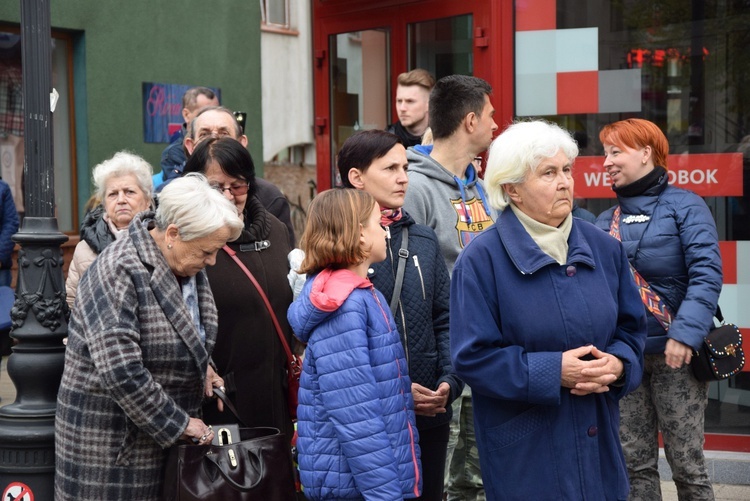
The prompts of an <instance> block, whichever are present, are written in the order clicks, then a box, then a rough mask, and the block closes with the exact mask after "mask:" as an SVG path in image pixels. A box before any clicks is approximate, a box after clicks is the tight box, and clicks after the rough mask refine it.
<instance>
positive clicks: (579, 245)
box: [495, 206, 596, 275]
mask: <svg viewBox="0 0 750 501" xmlns="http://www.w3.org/2000/svg"><path fill="white" fill-rule="evenodd" d="M580 224H583V223H580V222H579V221H576V220H573V228H572V229H571V230H570V236H569V237H568V259H567V264H584V265H587V266H589V267H590V268H592V269H593V268H596V263H595V262H594V253H593V252H592V250H591V246H590V245H589V243H588V242H587V241H586V239H585V238H584V237H583V235H582V234H581V232H580V226H579V225H580ZM495 227H496V228H497V231H498V232H499V233H500V241H501V242H502V243H503V246H504V247H505V251H506V252H507V253H508V255H509V256H510V259H511V261H513V264H514V265H515V266H516V268H517V269H518V271H520V272H521V273H523V274H524V275H530V274H532V273H536V272H537V271H539V270H540V269H542V268H543V267H545V266H549V265H551V264H552V265H556V266H557V265H558V264H557V261H555V260H554V259H552V257H550V256H549V255H547V254H545V253H544V252H543V251H542V249H540V248H539V246H538V245H537V244H536V242H534V239H532V238H531V236H530V235H529V234H528V233H527V232H526V230H525V229H524V227H523V225H522V224H521V222H520V221H519V220H518V218H517V217H516V215H515V214H514V213H513V210H511V208H510V206H508V207H506V208H505V210H503V212H502V213H501V214H500V217H499V219H498V224H496V225H495Z"/></svg>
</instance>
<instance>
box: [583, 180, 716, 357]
mask: <svg viewBox="0 0 750 501" xmlns="http://www.w3.org/2000/svg"><path fill="white" fill-rule="evenodd" d="M667 179H668V178H667V176H666V174H665V175H664V176H662V178H661V180H660V181H659V183H658V184H657V185H655V186H653V187H651V188H649V189H647V190H646V191H645V192H644V193H643V194H642V195H639V196H635V197H622V196H618V197H617V199H618V201H619V202H620V207H621V211H622V215H621V216H620V238H621V239H622V243H623V245H624V246H625V250H626V251H627V253H628V259H629V260H630V262H631V263H632V264H633V266H634V267H635V269H637V270H638V272H639V273H640V274H641V276H643V278H645V279H646V281H647V282H648V283H649V284H650V285H651V288H652V289H653V290H654V291H656V293H657V294H658V295H659V296H660V297H661V298H662V300H664V302H665V303H666V305H667V309H668V310H669V311H670V313H671V314H672V316H673V318H672V325H671V326H670V328H669V334H668V335H667V332H666V331H665V330H664V328H662V326H661V324H660V323H659V321H658V320H656V317H654V315H652V314H651V313H650V312H647V313H646V319H647V320H648V340H647V341H646V351H645V352H646V353H649V354H650V353H663V352H664V348H665V347H666V344H667V339H668V338H673V339H675V340H677V341H680V342H681V343H683V344H686V345H688V346H691V347H693V349H698V348H699V347H700V345H701V343H702V341H703V338H704V337H705V335H706V334H707V333H708V330H709V329H710V328H711V327H712V326H713V315H714V312H715V311H716V304H717V303H718V301H719V294H720V293H721V285H722V269H721V253H720V252H719V237H718V235H717V233H716V225H715V224H714V219H713V217H712V216H711V211H709V209H708V207H707V206H706V203H705V202H704V201H703V199H702V198H701V197H699V196H698V195H696V194H695V193H693V192H690V191H686V190H683V189H681V188H675V187H674V186H669V185H668V184H667ZM614 211H615V207H612V208H610V209H609V210H607V211H605V212H603V213H602V214H601V215H600V216H599V217H598V218H597V220H596V225H597V226H599V227H600V228H602V229H604V230H606V231H609V227H610V223H611V222H612V215H613V213H614ZM629 216H646V217H640V218H636V217H632V218H630V219H628V217H629ZM644 309H645V307H644Z"/></svg>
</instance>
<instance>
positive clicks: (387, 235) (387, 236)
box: [384, 226, 391, 240]
mask: <svg viewBox="0 0 750 501" xmlns="http://www.w3.org/2000/svg"><path fill="white" fill-rule="evenodd" d="M384 229H385V239H386V240H390V239H391V227H390V226H385V227H384Z"/></svg>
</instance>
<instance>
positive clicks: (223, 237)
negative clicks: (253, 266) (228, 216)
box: [165, 227, 230, 277]
mask: <svg viewBox="0 0 750 501" xmlns="http://www.w3.org/2000/svg"><path fill="white" fill-rule="evenodd" d="M229 235H230V230H229V228H225V227H222V228H219V229H218V230H216V231H214V232H213V233H211V234H209V235H207V236H205V237H201V238H195V239H193V240H188V241H184V240H182V239H181V238H180V236H179V234H178V235H177V236H176V237H175V238H173V239H171V245H172V247H171V248H168V249H167V251H166V254H165V257H166V258H167V263H168V264H169V267H170V268H171V270H172V273H174V274H175V275H177V276H178V277H192V276H193V275H195V274H197V273H198V272H200V271H201V270H202V269H203V268H205V267H206V266H213V265H214V264H215V263H216V253H217V252H219V250H220V249H221V248H222V247H224V245H225V244H226V243H227V239H228V238H229Z"/></svg>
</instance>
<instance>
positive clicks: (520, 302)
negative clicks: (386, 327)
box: [450, 207, 646, 501]
mask: <svg viewBox="0 0 750 501" xmlns="http://www.w3.org/2000/svg"><path fill="white" fill-rule="evenodd" d="M568 244H569V250H568V259H567V263H566V264H565V265H563V266H560V265H559V264H557V262H556V261H555V260H554V259H552V258H551V257H550V256H549V255H547V254H545V253H544V252H542V250H541V249H540V248H539V247H538V246H537V244H536V243H535V242H534V241H533V240H532V238H531V237H530V236H529V234H528V233H527V232H526V230H525V229H524V228H523V226H522V225H521V223H520V221H519V220H518V219H517V218H516V216H515V214H514V213H513V211H512V210H511V209H510V208H509V207H508V208H507V209H506V210H505V211H503V213H502V214H501V215H500V218H499V219H498V222H497V223H496V224H495V226H494V228H490V229H489V230H487V231H485V232H483V233H482V234H480V235H479V236H477V237H476V239H474V240H473V241H472V243H471V244H470V245H468V246H467V248H466V249H465V250H464V251H463V252H462V254H461V256H459V259H458V261H457V262H456V267H455V268H454V271H453V279H452V280H451V322H450V323H451V353H452V354H453V363H454V366H455V368H456V372H457V373H458V375H459V377H461V378H462V379H463V380H464V381H465V382H466V384H467V385H469V386H470V387H471V389H472V395H473V404H474V422H475V431H476V436H477V444H478V447H479V457H480V462H481V464H482V479H483V481H484V488H485V490H486V493H487V499H488V500H501V499H502V500H504V499H514V500H516V499H517V500H529V499H533V500H556V501H560V500H575V501H580V500H585V499H591V500H624V499H626V498H627V495H628V489H629V486H628V475H627V471H626V468H625V459H624V457H623V454H622V449H621V447H620V438H619V435H618V428H619V407H618V401H619V399H620V398H622V397H623V396H624V395H625V394H626V393H628V392H630V391H632V390H634V389H635V388H636V387H637V386H638V385H639V384H640V382H641V374H642V370H643V345H644V342H645V336H646V320H645V315H644V312H643V306H642V303H641V299H640V296H639V295H638V291H637V290H636V287H635V285H634V283H633V280H632V278H631V276H630V272H629V270H628V261H627V256H626V255H625V251H624V249H623V248H622V245H620V243H619V242H617V240H615V239H614V238H612V237H610V236H609V235H607V234H605V233H602V232H601V231H600V230H598V229H597V228H596V227H595V226H594V225H592V224H590V223H587V222H585V221H582V220H579V219H573V227H572V229H571V232H570V236H569V238H568ZM589 344H593V345H595V346H596V347H597V348H599V349H600V350H602V351H604V352H607V353H609V354H612V355H615V356H617V357H618V358H620V359H621V360H622V361H623V363H624V367H625V373H624V380H623V381H622V382H621V383H622V385H621V386H617V387H615V386H610V389H609V392H606V393H600V394H590V395H586V396H575V395H572V394H571V393H570V390H569V389H568V388H563V387H562V386H561V367H562V353H563V352H564V351H567V350H571V349H574V348H579V347H581V346H585V345H589Z"/></svg>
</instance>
